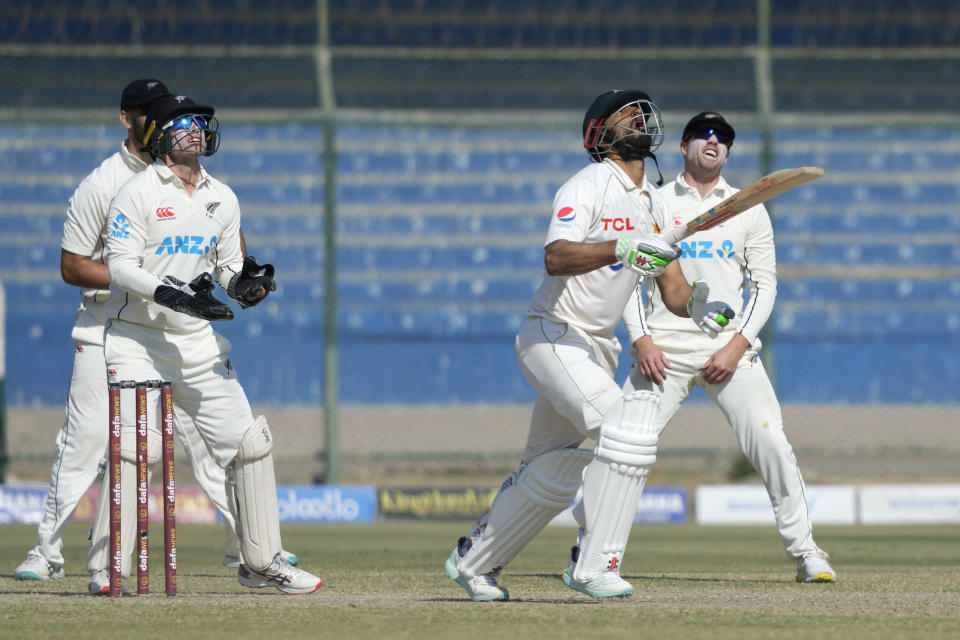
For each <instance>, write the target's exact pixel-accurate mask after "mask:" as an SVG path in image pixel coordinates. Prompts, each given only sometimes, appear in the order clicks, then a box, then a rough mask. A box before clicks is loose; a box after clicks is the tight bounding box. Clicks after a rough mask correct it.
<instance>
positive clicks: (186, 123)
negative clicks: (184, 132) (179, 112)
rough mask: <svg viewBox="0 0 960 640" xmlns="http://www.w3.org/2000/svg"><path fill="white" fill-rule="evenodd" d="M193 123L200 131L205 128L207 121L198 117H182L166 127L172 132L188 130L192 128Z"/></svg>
mask: <svg viewBox="0 0 960 640" xmlns="http://www.w3.org/2000/svg"><path fill="white" fill-rule="evenodd" d="M194 122H196V123H197V126H198V127H199V128H201V129H206V128H207V120H206V119H205V118H202V117H200V116H182V117H180V118H177V119H176V120H174V121H173V122H171V123H170V124H168V125H167V127H168V128H170V129H173V130H174V131H180V130H181V129H189V128H190V127H192V126H193V123H194ZM167 127H165V128H167Z"/></svg>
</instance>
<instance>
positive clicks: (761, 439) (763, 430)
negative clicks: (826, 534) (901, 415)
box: [624, 332, 822, 558]
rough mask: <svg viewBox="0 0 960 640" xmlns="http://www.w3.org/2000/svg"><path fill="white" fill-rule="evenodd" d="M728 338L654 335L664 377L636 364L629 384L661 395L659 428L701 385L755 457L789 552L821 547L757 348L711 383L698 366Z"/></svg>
mask: <svg viewBox="0 0 960 640" xmlns="http://www.w3.org/2000/svg"><path fill="white" fill-rule="evenodd" d="M726 340H727V338H726V337H724V336H720V337H719V338H718V339H716V340H713V339H710V338H709V336H706V335H704V334H699V333H697V334H694V333H692V332H662V333H660V334H659V335H657V336H656V337H655V338H654V343H655V344H656V345H657V347H659V348H660V349H661V350H662V351H663V353H664V355H665V356H666V357H667V360H669V362H670V367H671V368H670V369H667V378H666V382H665V383H664V384H663V385H654V384H652V383H651V382H649V381H648V380H646V379H645V378H644V377H643V376H642V375H640V373H639V372H638V371H637V369H636V367H634V368H633V369H632V370H631V372H630V378H629V380H628V381H627V382H626V384H625V385H624V388H625V390H628V391H632V390H633V389H634V388H636V389H648V390H651V391H653V392H654V393H657V394H659V395H660V397H661V405H660V424H661V432H662V431H663V429H664V428H665V427H666V425H667V423H668V422H669V421H670V419H671V418H672V417H673V416H674V414H676V413H677V410H678V409H680V405H681V404H682V403H683V401H684V400H685V399H686V398H687V396H688V395H690V392H691V391H692V390H693V387H694V386H698V387H702V388H703V389H704V390H705V391H706V392H707V395H709V396H710V397H711V398H713V400H714V402H716V403H717V406H718V407H720V410H721V411H722V412H723V414H724V416H726V418H727V422H729V423H730V426H731V427H732V428H733V431H734V433H735V434H736V436H737V441H738V442H739V443H740V449H741V450H742V451H743V453H744V455H746V457H747V458H748V459H749V460H750V462H752V463H753V466H754V468H755V469H756V470H757V472H758V473H759V474H760V477H761V478H762V479H763V483H764V485H765V486H766V488H767V493H768V494H769V495H770V502H771V504H772V505H773V511H774V514H775V516H776V521H777V529H778V530H779V532H780V538H781V539H782V541H783V545H784V549H785V550H786V552H787V555H788V556H789V557H791V558H800V557H802V556H803V555H805V554H807V553H822V551H821V549H820V548H819V547H817V545H816V543H815V542H814V541H813V527H812V525H811V523H810V514H809V511H808V508H807V497H806V492H805V487H804V483H803V477H802V476H801V475H800V468H799V467H798V466H797V459H796V457H795V456H794V454H793V448H792V447H791V446H790V443H789V442H788V441H787V436H786V434H785V433H784V431H783V417H782V415H781V413H780V403H779V402H778V401H777V396H776V393H775V392H774V390H773V385H771V384H770V379H769V378H768V377H767V372H766V370H765V369H764V368H763V363H762V362H761V360H760V356H759V354H758V353H757V352H756V351H754V350H753V349H748V350H747V351H746V352H745V353H744V354H743V357H742V358H741V359H740V362H739V364H738V365H737V369H736V371H735V372H734V374H733V375H732V376H731V377H730V378H729V379H727V381H726V382H723V383H722V384H708V383H706V382H704V380H703V378H702V377H701V375H700V367H702V366H703V365H704V364H705V363H706V361H707V360H708V359H709V358H710V356H712V355H713V354H714V353H715V352H716V351H717V350H718V349H719V348H720V346H722V345H723V344H725V341H726Z"/></svg>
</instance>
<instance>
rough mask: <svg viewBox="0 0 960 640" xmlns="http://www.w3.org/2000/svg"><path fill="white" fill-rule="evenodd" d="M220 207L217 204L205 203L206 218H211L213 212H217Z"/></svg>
mask: <svg viewBox="0 0 960 640" xmlns="http://www.w3.org/2000/svg"><path fill="white" fill-rule="evenodd" d="M219 206H220V203H219V202H208V203H207V217H208V218H212V217H213V213H214V211H216V210H217V207H219Z"/></svg>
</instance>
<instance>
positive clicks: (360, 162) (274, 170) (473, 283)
mask: <svg viewBox="0 0 960 640" xmlns="http://www.w3.org/2000/svg"><path fill="white" fill-rule="evenodd" d="M228 131H229V132H230V137H225V141H224V151H223V152H222V153H220V154H218V155H217V156H214V157H213V158H211V159H209V161H208V162H207V166H208V168H209V169H210V171H211V172H212V173H213V174H214V175H216V176H218V177H221V178H223V179H224V180H225V181H227V182H228V183H229V184H232V185H234V187H235V190H236V192H237V193H238V195H239V197H240V198H241V203H242V206H243V210H244V216H245V217H244V230H245V233H246V236H247V244H248V247H249V250H250V252H251V253H252V254H254V255H256V256H257V257H258V258H259V259H260V260H262V261H270V262H273V263H274V264H276V265H277V268H278V278H279V281H280V285H281V286H280V290H279V291H278V292H277V293H276V295H275V297H273V298H270V299H268V301H267V302H266V303H264V304H263V305H261V306H260V307H258V308H256V309H255V310H251V311H243V312H240V313H238V318H237V320H235V321H233V322H231V323H221V324H220V325H218V327H217V328H218V330H220V331H222V332H223V333H224V334H225V335H226V336H227V337H229V338H230V339H231V340H233V342H234V344H235V345H238V346H240V347H241V348H238V349H237V351H236V353H235V354H234V356H233V358H234V360H235V362H236V364H237V366H238V369H239V370H240V371H241V372H242V374H243V378H244V381H245V384H246V385H247V388H248V392H249V393H250V395H251V397H252V398H254V399H255V400H256V401H261V402H315V401H317V394H318V393H319V391H318V390H319V389H321V388H322V385H321V384H320V383H319V381H320V380H322V377H323V372H322V362H321V360H322V359H320V358H317V357H310V358H306V359H301V358H295V357H294V356H295V355H296V354H298V353H300V354H302V353H310V354H317V353H320V351H321V350H322V336H323V322H324V300H325V299H326V298H327V297H328V296H327V292H326V290H325V288H324V285H323V282H324V279H323V266H324V261H325V257H326V256H325V249H324V224H323V217H322V216H323V183H322V159H321V156H320V155H319V152H318V151H316V150H312V151H307V149H310V148H311V147H310V145H313V144H315V143H316V142H317V141H318V140H319V139H320V135H319V132H318V131H317V130H316V129H314V128H312V127H310V126H306V125H298V126H288V125H282V124H277V125H266V126H263V125H260V126H257V127H255V128H254V127H252V126H250V125H234V124H231V125H230V126H229V129H228ZM254 131H256V132H257V133H258V134H259V135H261V136H263V139H266V140H269V141H270V143H269V144H267V145H262V146H258V145H256V144H251V142H250V141H251V140H253V139H255V136H254ZM806 133H807V135H804V132H802V131H795V130H793V131H784V132H782V133H779V134H778V137H777V140H776V144H777V154H778V155H777V157H776V159H775V164H776V165H778V166H789V165H796V164H806V163H810V162H816V163H817V164H821V165H823V166H825V167H826V168H827V170H828V176H827V177H826V178H824V179H822V180H821V181H818V182H815V183H813V184H811V185H808V186H805V187H803V188H802V189H798V190H796V191H794V192H791V193H788V194H785V195H784V196H782V197H781V198H778V199H777V200H776V201H774V202H772V203H771V206H770V210H771V212H772V213H773V217H774V223H775V230H776V234H777V241H778V245H777V252H778V253H777V255H778V264H779V267H780V270H781V277H780V282H779V298H778V304H777V310H776V312H775V316H774V321H773V322H772V323H771V326H772V329H773V334H772V335H773V336H774V342H773V345H774V346H773V349H774V353H775V355H776V357H777V363H778V373H779V375H780V376H781V377H780V392H781V395H782V396H783V397H784V399H785V400H788V401H817V402H822V401H833V400H849V401H864V400H867V399H871V398H872V396H871V394H874V393H876V389H878V388H880V389H883V390H884V394H886V395H884V399H885V400H887V401H907V400H916V399H918V394H919V399H920V400H928V401H945V400H947V401H952V400H955V399H956V397H957V396H956V394H957V391H956V389H953V388H950V386H949V384H948V380H950V379H951V378H950V377H949V376H948V375H946V373H945V372H946V371H947V370H948V369H949V367H952V366H954V365H953V363H952V362H951V361H950V360H949V359H948V358H945V357H944V356H942V355H941V357H939V358H937V357H931V358H930V359H928V360H926V366H925V372H924V379H925V380H926V382H925V384H923V385H920V386H918V385H909V386H907V387H901V388H898V387H897V386H896V385H894V384H892V383H890V382H888V378H889V377H890V376H891V375H895V374H892V373H886V372H887V371H889V368H888V367H884V366H881V365H882V361H881V360H880V359H877V361H876V362H877V365H876V367H875V368H873V369H871V370H869V371H868V372H867V373H864V370H863V369H860V370H859V372H860V373H859V375H861V376H864V375H866V376H867V378H868V379H867V380H853V379H850V378H849V377H848V376H849V372H846V371H845V368H844V367H836V368H834V367H833V366H832V365H831V367H830V368H829V369H828V370H825V369H824V368H823V367H822V365H818V367H819V368H817V369H816V370H815V371H816V376H815V377H816V378H817V382H816V383H813V382H811V381H810V380H809V379H806V378H804V377H803V376H802V374H801V372H803V371H806V373H807V374H810V373H811V372H812V371H814V369H812V368H811V366H812V365H811V362H810V359H811V357H812V355H813V354H818V355H819V356H821V357H823V358H828V359H829V361H830V362H831V363H832V362H833V361H834V359H835V358H836V357H853V354H852V353H851V350H853V348H854V346H856V347H857V349H856V354H862V357H864V358H867V359H868V360H870V359H871V358H875V356H876V353H878V352H879V353H884V354H886V356H887V357H889V358H892V360H891V362H897V361H899V360H901V359H902V358H904V357H906V356H905V355H903V350H918V352H920V351H924V350H927V351H929V352H930V353H932V354H936V353H938V351H937V349H936V348H935V347H934V345H936V344H940V345H944V344H956V342H957V340H958V339H960V285H958V284H957V281H956V277H955V269H956V265H957V264H958V263H960V249H957V246H960V245H958V243H957V242H956V238H955V236H956V234H957V232H958V230H960V222H958V217H957V216H956V214H955V211H954V209H955V202H956V199H957V195H958V192H957V187H956V185H955V183H954V182H953V181H952V180H951V179H950V176H951V175H953V174H952V173H950V171H941V172H940V173H937V172H931V171H930V170H929V166H930V162H934V163H935V165H936V166H938V167H939V162H940V160H939V159H940V157H941V156H942V157H944V158H947V159H948V160H949V162H954V163H955V162H956V154H955V153H954V154H951V153H948V152H946V151H944V150H943V149H930V148H929V145H924V144H920V145H916V146H915V148H911V147H910V146H909V145H907V144H905V143H904V142H903V141H904V140H906V139H911V138H912V137H913V136H916V135H917V134H915V133H914V134H907V133H902V132H898V131H896V130H892V129H883V130H876V129H860V130H858V129H846V128H835V129H833V130H830V131H826V132H824V131H808V132H806ZM99 134H100V130H99V129H98V128H96V127H84V126H80V125H77V126H73V125H56V126H53V125H51V126H50V127H46V128H40V130H38V131H30V132H27V133H26V134H23V135H21V134H19V133H18V132H17V131H15V130H12V129H9V128H8V129H5V130H3V131H0V135H2V139H3V140H5V141H7V148H8V153H6V154H4V155H3V160H2V162H3V168H4V171H3V172H2V173H0V202H2V205H0V222H2V226H3V229H4V233H3V236H2V237H0V246H2V248H3V250H4V255H5V260H4V265H5V266H4V269H3V278H4V284H5V286H6V290H7V299H8V305H7V311H8V318H7V324H8V339H7V344H8V350H9V354H8V362H11V363H21V362H30V363H31V364H30V366H29V367H26V368H24V369H18V370H17V374H16V375H15V376H11V380H10V383H9V389H10V391H9V395H10V398H11V401H12V402H15V403H18V402H22V403H41V404H56V403H58V402H60V401H61V399H62V397H63V392H64V391H65V384H66V379H67V375H66V372H67V371H68V370H69V361H70V356H71V348H70V343H69V338H68V336H69V330H70V326H71V323H72V319H73V311H74V309H75V308H76V305H77V304H78V302H79V295H78V293H77V291H76V290H75V289H74V288H72V287H69V286H67V285H65V284H63V283H62V282H61V281H60V279H59V272H58V260H59V249H58V244H59V237H60V232H61V229H62V224H63V214H64V207H65V203H66V201H67V199H68V198H69V197H70V194H71V193H72V191H73V188H74V185H75V184H76V183H77V182H78V181H79V180H80V179H81V178H82V177H83V175H85V174H86V173H87V172H88V171H89V170H90V169H91V168H92V167H93V166H96V164H98V162H99V160H100V159H101V158H103V157H105V156H106V155H108V154H109V153H111V152H112V150H113V149H114V144H113V143H109V144H108V143H105V142H104V140H103V136H102V135H99ZM37 135H42V136H43V137H44V138H46V139H60V140H70V141H72V142H71V144H70V145H69V148H68V149H67V150H66V151H64V152H62V153H61V152H53V151H47V150H44V151H42V152H37V151H35V147H34V146H33V145H31V144H28V143H27V137H29V138H30V139H35V137H36V136H37ZM920 135H922V136H923V137H926V138H928V140H929V142H930V143H931V144H933V143H936V142H937V141H939V142H940V143H941V144H942V145H946V144H953V142H954V141H955V138H956V136H957V134H955V133H953V132H949V131H943V132H939V133H938V132H931V133H922V134H920ZM338 139H339V145H340V151H341V155H340V158H339V161H338V207H339V209H338V222H337V233H338V249H337V282H338V285H337V291H336V294H337V300H338V307H337V308H338V311H337V324H338V331H339V337H340V357H341V367H342V372H341V384H342V390H343V396H344V398H343V399H344V401H346V402H368V401H377V402H430V401H437V402H440V401H444V400H445V399H461V400H469V401H490V402H494V401H495V402H501V401H505V400H516V401H523V400H528V399H529V397H530V393H531V392H530V389H529V387H528V385H526V384H525V382H524V381H523V379H522V376H521V375H520V373H519V370H518V368H517V367H516V365H515V356H514V354H513V335H514V333H515V331H516V329H517V328H518V327H519V325H520V323H521V322H522V320H523V316H524V313H525V310H526V308H527V305H528V303H529V300H530V297H531V295H532V293H533V291H534V289H535V288H536V286H537V285H538V284H539V280H540V277H541V272H542V259H543V254H542V249H541V248H540V247H541V244H542V241H543V234H544V231H545V229H546V224H547V221H548V215H549V213H548V212H549V207H550V202H551V199H552V194H553V192H554V191H555V190H556V188H557V187H558V186H559V184H560V183H561V182H562V181H563V180H564V179H566V177H567V176H569V175H570V174H571V173H572V172H573V171H574V170H576V169H577V168H578V167H581V166H583V165H584V163H585V161H586V159H585V157H584V156H583V155H582V152H581V151H579V150H578V149H577V148H576V143H575V141H573V142H572V143H571V142H570V141H567V140H565V139H562V138H561V139H556V137H555V136H551V135H549V134H544V133H538V134H533V135H531V136H529V137H526V138H525V140H524V141H523V143H522V144H521V143H519V142H517V140H516V139H509V140H507V139H505V138H504V137H503V135H502V134H501V133H499V132H495V131H489V130H470V129H463V128H452V129H450V128H447V129H445V128H433V129H422V130H413V129H403V128H401V129H391V128H389V127H363V128H357V127H344V128H342V129H341V130H340V131H339V132H338ZM756 140H757V137H756V134H755V133H754V132H752V131H749V130H744V131H742V133H741V134H740V135H738V142H739V145H740V146H738V147H737V154H736V156H735V160H732V161H731V165H732V166H731V168H730V171H729V172H728V175H729V178H730V180H731V181H733V182H735V183H737V184H741V185H743V184H745V183H746V182H748V181H749V180H751V179H753V178H754V177H756V175H757V171H756V166H757V164H758V157H757V156H756V149H757V148H758V147H757V145H756ZM882 141H886V143H888V144H893V145H894V146H896V147H897V151H896V155H897V158H896V160H895V161H894V160H890V162H891V164H890V165H888V166H886V165H882V166H884V168H883V169H879V168H875V167H870V166H865V164H864V162H869V160H866V161H865V160H864V159H863V157H862V156H857V155H856V154H855V150H856V149H858V148H860V149H867V150H869V149H873V148H875V147H876V145H878V144H879V143H880V142H882ZM675 144H676V141H675V140H670V141H668V142H667V146H668V147H673V148H675ZM231 145H236V146H235V148H234V149H231ZM285 146H289V147H290V149H292V151H287V152H285V151H284V150H283V149H284V147H285ZM811 146H815V147H816V148H815V150H814V151H810V147H811ZM934 146H936V145H934ZM353 149H359V151H358V152H356V153H354V152H353ZM811 153H814V154H815V155H810V154H811ZM865 155H866V154H865ZM661 156H662V157H661V166H662V168H663V171H664V174H665V176H667V179H670V178H672V176H673V175H674V174H675V172H676V171H677V170H678V168H679V158H678V157H675V156H676V154H672V153H662V154H661ZM894 162H895V164H894ZM949 162H947V163H946V164H947V166H950V165H949ZM733 165H735V166H733ZM51 167H57V168H58V171H57V173H55V174H52V173H50V172H49V171H48V169H49V168H51ZM874 169H876V170H874ZM938 170H939V169H938ZM891 171H895V173H894V174H891ZM891 175H895V179H891ZM30 176H33V177H31V178H30V179H29V180H28V179H25V178H27V177H30ZM814 267H815V268H814ZM951 269H952V271H951ZM854 271H855V273H854ZM848 272H849V273H851V274H853V275H848ZM807 273H809V275H805V274H807ZM241 345H242V346H241ZM831 345H832V346H831ZM896 345H904V346H902V347H900V348H899V349H900V350H898V347H896ZM905 345H909V346H905ZM891 352H892V353H894V355H890V354H891ZM940 353H943V352H942V350H941V351H940ZM858 357H859V355H858ZM383 358H389V359H390V360H391V362H400V363H403V365H402V370H403V375H400V376H395V379H394V380H393V382H392V383H391V384H390V385H387V386H386V387H385V388H383V389H380V390H379V395H377V396H376V397H374V394H372V393H371V390H370V388H369V387H370V385H369V375H370V374H369V371H368V368H369V363H371V362H374V361H376V360H379V359H383ZM871 362H873V360H871ZM937 371H940V373H941V374H942V375H937ZM41 380H47V381H49V380H57V381H62V383H63V385H61V386H59V387H58V386H56V385H50V384H49V383H48V384H41V383H40V381H41Z"/></svg>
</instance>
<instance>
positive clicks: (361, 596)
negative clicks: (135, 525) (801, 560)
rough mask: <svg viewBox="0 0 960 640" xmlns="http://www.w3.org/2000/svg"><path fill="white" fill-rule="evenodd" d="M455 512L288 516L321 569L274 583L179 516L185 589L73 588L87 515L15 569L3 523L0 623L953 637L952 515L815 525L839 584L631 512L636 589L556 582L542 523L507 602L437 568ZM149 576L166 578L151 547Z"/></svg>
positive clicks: (769, 550)
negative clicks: (485, 597)
mask: <svg viewBox="0 0 960 640" xmlns="http://www.w3.org/2000/svg"><path fill="white" fill-rule="evenodd" d="M468 526H469V525H468V524H467V523H423V522H410V523H406V522H396V523H384V524H377V525H370V526H302V525H301V526H286V527H284V529H283V533H284V546H285V547H286V548H287V549H290V550H292V551H295V552H296V553H297V554H298V555H299V556H300V558H301V559H302V562H303V566H304V567H305V568H307V569H309V570H311V571H312V572H314V573H318V574H319V575H320V576H321V577H322V578H323V579H324V582H325V584H324V587H323V588H322V589H321V590H320V591H319V592H318V593H316V594H314V595H310V596H283V595H281V594H279V593H278V592H276V591H274V590H273V589H270V590H260V591H251V590H248V589H245V588H244V587H241V586H240V585H239V584H238V583H237V581H236V578H235V577H234V576H233V575H232V573H231V572H230V571H229V570H227V569H224V568H223V567H221V566H220V560H221V557H222V553H223V548H222V544H223V539H222V535H223V534H222V530H221V529H220V528H219V527H212V526H198V525H193V526H190V525H181V526H180V527H179V528H178V540H179V549H178V556H179V558H178V559H179V576H180V595H179V596H178V597H176V598H167V597H165V596H164V595H162V594H160V593H158V594H157V595H150V596H145V597H136V596H130V597H124V598H122V599H113V600H111V599H109V598H105V597H98V598H92V597H88V596H86V595H85V594H86V588H87V578H86V575H85V571H84V561H85V552H86V549H85V546H86V531H85V528H84V527H83V526H81V525H72V526H71V527H70V528H69V529H68V533H67V540H68V543H67V547H66V550H65V556H66V560H67V565H66V567H67V578H66V579H64V580H61V581H56V582H17V581H15V580H13V578H12V577H11V576H12V575H13V569H14V567H15V566H16V565H17V563H19V562H20V561H21V560H22V559H23V557H24V554H25V552H26V551H27V549H29V547H30V546H31V545H32V544H33V543H34V539H35V535H36V527H34V526H25V525H6V526H2V527H0V533H2V535H0V563H2V566H3V567H5V569H4V574H5V575H4V577H3V578H2V581H0V592H2V595H0V638H44V639H50V638H77V639H83V638H96V639H98V640H103V639H105V638H109V637H130V638H137V639H138V640H146V639H149V638H194V637H195V638H204V639H208V638H238V637H243V638H271V639H273V640H281V639H282V638H288V637H295V638H301V637H314V638H320V637H325V638H381V639H384V640H385V639H387V638H390V639H392V638H477V639H485V638H546V637H550V638H553V637H566V638H578V637H582V638H643V637H656V638H679V637H684V638H688V637H693V638H708V637H709V638H738V639H744V638H826V637H829V638H894V637H896V638H956V637H960V527H945V526H943V527H937V526H931V527H843V528H830V527H820V528H818V529H817V541H818V542H819V543H820V544H821V545H823V546H824V547H826V548H827V549H828V550H829V551H830V552H831V556H832V557H831V560H832V562H833V566H834V567H835V568H836V569H837V571H838V572H839V574H840V580H841V581H840V582H839V583H838V584H834V585H821V584H809V585H799V584H796V583H794V582H793V580H792V578H793V569H792V565H791V563H789V562H788V561H787V560H786V558H785V557H784V555H783V552H782V550H781V547H780V542H779V538H778V536H777V534H776V532H775V530H774V529H773V528H772V527H771V528H766V527H750V528H747V527H736V528H734V527H730V528H705V527H698V526H693V525H683V526H647V527H638V528H635V529H634V531H633V535H632V538H631V547H630V552H629V554H628V556H627V558H626V561H625V562H624V565H623V575H624V576H625V577H626V578H627V579H629V580H630V581H631V582H632V583H633V584H634V587H635V589H636V595H635V596H634V597H632V598H629V599H626V600H619V601H609V602H600V601H594V600H591V599H590V598H588V597H586V596H583V595H580V594H577V593H574V592H572V591H570V590H568V589H567V588H566V587H564V586H563V585H562V583H561V582H560V573H561V571H562V570H563V568H564V566H565V564H566V553H567V550H568V549H569V546H570V545H571V543H572V542H573V535H574V533H573V530H571V529H566V528H550V529H548V530H546V531H545V532H544V533H543V534H541V535H540V536H539V537H538V538H537V539H536V540H535V541H534V542H533V543H532V544H531V545H530V546H529V547H528V548H527V549H526V550H525V551H524V552H523V553H522V554H521V555H520V556H519V557H518V558H517V559H516V560H515V561H514V563H513V564H512V565H511V566H510V567H509V568H508V570H507V571H506V572H505V573H504V575H503V577H502V579H501V583H502V584H503V585H504V586H506V587H507V588H509V589H510V592H511V597H512V600H511V601H510V602H504V603H472V602H469V601H467V600H465V599H464V593H463V591H462V590H461V589H460V587H458V586H457V585H456V584H454V583H453V582H451V581H450V580H449V579H447V577H446V576H445V575H444V573H443V570H442V565H443V563H444V561H445V560H446V558H447V557H448V555H449V553H450V549H451V548H452V546H453V543H454V541H455V540H456V537H457V536H458V535H460V534H461V533H462V532H464V531H466V530H467V528H468ZM153 535H154V543H155V545H157V544H160V543H161V541H162V539H161V536H160V530H159V528H158V527H155V528H154V530H153ZM156 551H159V549H157V550H156ZM158 555H159V554H158V553H156V552H155V556H154V557H155V558H156V557H158ZM151 581H152V584H153V586H154V589H155V590H156V591H158V592H162V588H163V574H162V572H161V568H160V566H159V563H157V562H156V561H155V566H154V567H153V572H152V574H151Z"/></svg>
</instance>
